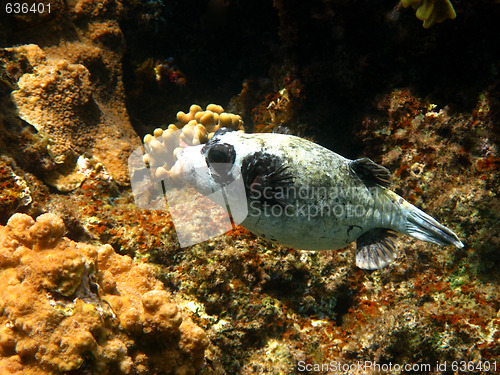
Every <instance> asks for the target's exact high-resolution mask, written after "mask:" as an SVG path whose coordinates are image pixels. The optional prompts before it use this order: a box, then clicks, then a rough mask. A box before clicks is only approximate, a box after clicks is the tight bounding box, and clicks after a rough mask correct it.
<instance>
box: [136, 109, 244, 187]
mask: <svg viewBox="0 0 500 375" xmlns="http://www.w3.org/2000/svg"><path fill="white" fill-rule="evenodd" d="M177 120H178V122H177V124H176V125H174V124H170V125H169V126H168V128H167V129H166V130H163V129H159V128H158V129H155V130H154V132H153V134H146V135H145V136H144V146H145V148H146V154H145V155H144V158H143V159H144V162H145V163H147V164H148V165H149V167H150V168H152V172H153V175H154V176H156V178H158V179H161V178H164V177H165V176H167V175H168V171H169V170H170V169H171V168H172V166H173V165H174V163H175V161H176V154H177V152H179V150H180V149H182V148H183V147H186V146H194V145H199V144H202V143H207V142H208V140H209V139H210V138H211V137H212V136H213V134H214V132H216V131H217V130H218V129H220V128H222V127H226V128H230V129H233V130H239V131H243V129H244V127H243V120H242V119H241V116H239V115H235V114H232V113H226V112H224V108H222V107H221V106H220V105H217V104H209V105H207V107H206V109H205V110H204V111H203V110H202V108H201V107H200V106H199V105H196V104H193V105H192V106H191V107H190V108H189V112H188V113H185V112H182V111H180V112H178V113H177Z"/></svg>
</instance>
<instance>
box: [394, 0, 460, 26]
mask: <svg viewBox="0 0 500 375" xmlns="http://www.w3.org/2000/svg"><path fill="white" fill-rule="evenodd" d="M401 4H402V5H403V6H404V7H405V8H407V7H409V6H410V5H411V6H412V7H413V9H416V10H417V11H416V16H417V18H418V19H419V20H421V21H424V28H426V29H428V28H429V27H431V26H432V25H434V24H435V23H440V22H443V21H444V20H446V19H448V18H449V19H452V20H453V19H455V17H456V16H457V14H456V13H455V9H453V5H452V4H451V2H450V1H449V0H401Z"/></svg>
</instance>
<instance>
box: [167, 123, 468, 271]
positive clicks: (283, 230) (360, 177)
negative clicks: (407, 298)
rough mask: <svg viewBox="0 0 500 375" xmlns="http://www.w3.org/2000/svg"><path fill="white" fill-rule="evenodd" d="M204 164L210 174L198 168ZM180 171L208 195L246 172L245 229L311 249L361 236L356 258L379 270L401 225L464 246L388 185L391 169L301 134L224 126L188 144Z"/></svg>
mask: <svg viewBox="0 0 500 375" xmlns="http://www.w3.org/2000/svg"><path fill="white" fill-rule="evenodd" d="M201 167H204V168H205V169H207V167H208V173H206V174H205V175H203V176H201V175H200V174H199V173H195V170H197V169H199V168H201ZM172 171H173V174H175V175H176V176H177V177H179V178H181V179H183V180H184V181H186V182H188V183H189V184H191V185H192V186H194V187H195V188H196V189H197V190H198V191H199V192H200V193H202V194H207V195H208V194H210V193H211V192H214V191H217V190H220V189H222V188H224V186H227V185H228V184H229V183H230V182H231V181H233V180H235V179H236V178H239V173H241V178H242V180H243V183H244V186H245V192H246V202H242V203H243V204H246V205H248V215H247V216H246V218H245V219H244V221H243V222H241V225H242V226H243V227H244V228H246V229H248V230H249V231H251V232H253V233H255V234H257V235H259V236H262V237H264V238H266V239H268V240H271V241H273V242H276V243H279V244H281V245H284V246H287V247H291V248H295V249H303V250H330V249H339V248H343V247H345V246H347V245H348V244H349V243H351V242H353V241H356V265H357V266H358V267H360V268H362V269H368V270H373V269H379V268H382V267H385V266H387V265H388V264H390V263H392V262H393V261H394V260H395V259H396V258H397V255H398V254H397V250H395V247H394V242H393V241H394V239H395V237H396V232H399V233H402V234H405V235H408V236H411V237H414V238H417V239H419V240H423V241H427V242H432V243H435V244H438V245H443V246H446V245H454V246H456V247H458V248H462V247H463V244H462V242H461V241H460V239H459V238H458V237H457V235H456V234H455V233H453V232H452V231H451V230H450V229H448V228H446V227H445V226H443V225H441V224H440V223H438V222H437V221H436V220H434V219H433V218H432V217H431V216H429V215H427V214H426V213H425V212H423V211H421V210H420V209H418V208H417V207H415V206H413V205H412V204H410V203H408V202H407V201H406V200H404V199H403V198H401V197H400V196H399V195H397V194H395V193H394V192H392V191H390V190H388V187H389V185H390V180H391V174H390V172H389V171H388V170H387V169H386V168H384V167H382V166H380V165H377V164H375V163H374V162H373V161H371V160H370V159H368V158H362V159H357V160H350V159H346V158H344V157H342V156H340V155H338V154H336V153H335V152H332V151H330V150H328V149H326V148H324V147H322V146H320V145H318V144H315V143H313V142H311V141H308V140H306V139H303V138H299V137H296V136H292V135H286V134H274V133H270V134H246V133H240V132H236V131H230V130H229V129H226V128H221V129H219V130H218V131H217V132H216V133H215V134H214V136H213V137H212V138H211V139H210V141H209V142H208V143H206V144H204V145H198V146H190V147H186V148H184V149H182V150H181V151H180V152H179V153H178V154H177V162H176V164H175V165H174V167H173V169H172Z"/></svg>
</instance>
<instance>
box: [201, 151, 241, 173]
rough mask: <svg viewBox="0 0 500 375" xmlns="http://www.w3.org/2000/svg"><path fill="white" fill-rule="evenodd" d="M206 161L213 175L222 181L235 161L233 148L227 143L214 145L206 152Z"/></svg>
mask: <svg viewBox="0 0 500 375" xmlns="http://www.w3.org/2000/svg"><path fill="white" fill-rule="evenodd" d="M205 158H206V161H207V164H208V166H209V167H210V169H211V170H212V171H213V172H215V174H216V175H217V176H218V177H220V178H222V179H224V177H225V176H227V175H228V174H229V171H230V170H231V168H232V167H233V164H234V161H235V160H236V152H235V150H234V147H233V146H232V145H230V144H227V143H216V144H214V145H213V146H212V147H210V148H209V149H208V150H207V152H206V156H205Z"/></svg>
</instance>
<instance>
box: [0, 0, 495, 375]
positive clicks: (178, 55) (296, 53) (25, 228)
mask: <svg viewBox="0 0 500 375" xmlns="http://www.w3.org/2000/svg"><path fill="white" fill-rule="evenodd" d="M27 3H29V4H30V5H31V4H39V3H41V2H40V1H27ZM414 3H416V2H414ZM424 3H425V6H426V7H432V3H433V2H431V1H428V2H424ZM442 3H445V2H442ZM446 3H447V2H446ZM50 4H51V12H50V13H48V12H44V13H33V12H32V13H29V14H24V15H22V14H7V13H5V12H2V13H0V47H2V48H1V49H0V225H2V227H0V243H1V249H0V278H1V279H2V285H4V287H2V288H1V290H0V307H1V309H0V323H1V324H0V325H1V330H0V369H1V372H2V373H19V374H20V373H43V372H45V373H51V374H52V373H54V374H106V373H109V374H115V373H127V374H194V373H200V374H228V375H229V374H298V373H301V374H302V373H306V374H327V373H328V374H330V373H331V374H337V373H351V374H353V373H360V374H362V373H363V374H366V373H394V374H399V373H405V371H402V370H398V369H395V368H394V367H393V368H392V369H390V370H387V371H377V369H376V368H373V367H372V368H370V367H366V368H357V367H356V368H353V367H349V368H347V367H345V366H348V365H356V364H358V363H366V361H367V363H371V364H380V365H387V366H388V365H389V364H393V365H394V364H398V365H404V364H415V365H418V364H429V365H430V366H431V367H430V369H429V370H427V369H424V370H422V371H420V372H421V373H431V374H452V373H456V371H458V370H455V369H454V368H452V365H453V363H455V365H460V361H465V362H466V363H467V364H469V363H471V364H474V366H475V367H474V368H473V369H471V368H469V369H468V373H494V368H493V367H491V366H493V364H494V363H495V361H496V366H497V371H498V369H499V368H500V362H499V361H500V350H499V348H500V299H499V297H498V296H499V295H500V285H499V283H500V273H499V270H498V264H499V262H500V251H499V249H500V209H499V207H500V205H499V193H500V191H499V189H500V184H499V167H500V155H499V149H498V147H499V146H498V144H499V134H500V131H499V130H500V129H499V125H498V124H500V101H499V92H500V78H499V73H498V72H499V70H500V47H499V46H500V44H499V43H498V40H497V38H498V37H497V34H498V32H497V20H498V16H499V14H498V5H496V4H495V3H494V2H492V1H489V0H474V1H467V2H465V1H459V0H457V1H453V7H454V10H455V11H456V18H455V19H447V20H445V21H444V22H443V23H440V24H434V25H432V27H430V28H428V29H424V28H423V27H422V23H421V22H420V21H419V20H418V19H416V18H415V14H414V13H413V12H412V10H411V9H405V8H404V7H403V6H402V5H401V4H397V2H394V1H378V2H373V1H369V0H352V1H344V0H342V1H338V0H326V1H325V0H314V1H310V2H303V1H295V0H286V1H281V0H279V1H274V2H272V1H267V0H257V1H233V0H228V1H215V0H210V1H208V0H206V1H205V0H204V1H201V0H186V1H182V2H166V1H165V2H164V1H130V2H124V1H119V0H106V1H96V0H78V1H69V0H68V1H62V0H52V1H51V2H50ZM374 30H377V32H374ZM214 102H215V103H218V104H221V105H222V106H223V107H224V108H226V110H227V111H228V112H232V113H234V114H237V115H240V116H241V118H240V117H231V118H232V119H237V122H238V124H237V127H241V126H242V124H243V122H244V127H245V130H246V131H256V132H269V131H273V130H279V131H285V132H289V133H291V134H296V135H300V136H304V137H307V138H309V139H312V140H314V141H316V142H319V143H321V144H323V145H325V146H327V147H329V148H331V149H332V150H334V151H336V152H338V153H340V154H342V155H344V156H346V157H350V158H355V157H360V156H367V157H370V158H371V159H373V160H374V161H376V162H377V163H380V164H383V165H385V166H386V167H388V168H389V169H390V170H391V171H392V172H393V175H394V186H393V189H394V190H395V191H396V192H397V193H398V194H400V195H401V196H403V197H405V198H406V199H407V200H408V201H410V202H411V203H413V204H415V205H417V206H419V207H420V208H422V209H424V210H425V211H427V212H428V213H430V214H431V215H432V216H434V217H435V218H436V219H438V220H439V221H441V222H442V223H443V224H445V225H446V226H448V227H450V228H451V229H453V230H454V231H455V232H456V233H457V234H458V235H459V237H460V238H461V239H462V240H464V243H465V245H466V246H465V247H464V248H463V249H460V250H457V249H455V248H443V247H438V246H436V245H431V244H426V243H422V242H419V241H416V240H411V239H409V238H401V239H400V244H399V246H402V247H403V248H404V250H403V251H402V255H401V256H400V258H399V259H398V260H397V261H396V262H395V263H394V264H393V265H391V266H390V267H388V268H385V269H382V270H378V271H374V272H366V271H362V270H360V269H357V268H356V267H355V265H354V247H353V246H350V247H347V248H345V249H341V250H337V251H325V252H307V251H299V250H294V249H288V248H283V247H280V246H276V245H273V244H270V243H268V242H266V241H265V240H263V239H261V238H258V237H256V236H254V235H253V234H251V233H249V232H247V231H246V230H244V229H243V228H240V227H238V228H236V229H235V230H233V231H231V232H229V233H227V234H226V235H224V236H221V237H218V238H215V239H212V240H209V241H206V242H203V243H200V244H197V245H194V246H191V247H189V248H184V249H182V248H180V246H179V243H178V241H177V237H176V232H175V228H174V226H173V222H172V218H171V216H170V214H169V213H168V211H162V210H146V209H140V208H138V206H137V205H136V202H135V201H134V197H133V194H132V191H131V188H130V186H129V174H128V166H127V158H128V156H129V154H130V152H132V151H133V150H134V149H136V147H138V146H139V145H140V139H141V137H143V136H144V135H145V134H147V133H153V134H154V129H155V128H163V129H166V128H167V126H168V124H169V123H174V122H175V119H176V113H177V112H178V111H184V112H185V113H184V115H182V114H181V115H180V118H178V120H179V121H178V122H177V123H176V126H181V125H184V124H185V123H186V122H188V123H189V121H192V120H193V119H195V116H196V113H194V112H196V111H194V112H193V113H191V112H190V111H189V108H190V106H191V104H192V103H199V104H201V105H202V106H203V107H205V106H206V105H207V104H209V103H214ZM196 108H198V107H196ZM211 108H219V107H211ZM219 112H220V111H219ZM213 113H218V110H217V111H215V112H213ZM191 115H192V117H193V118H191V117H190V116H191ZM212 116H214V118H215V115H213V114H212ZM214 118H210V119H205V120H203V121H206V122H207V124H210V125H209V126H214V125H216V121H215V120H214ZM195 120H197V121H199V122H197V123H196V125H193V126H198V125H205V123H204V122H203V121H202V120H201V117H200V118H199V119H195ZM228 121H229V120H228ZM235 121H236V120H235ZM240 121H241V123H240ZM179 124H180V125H179ZM196 129H197V131H199V132H200V133H199V134H201V135H202V136H203V137H204V136H205V133H204V131H203V130H200V129H201V128H199V127H197V128H196ZM157 133H158V134H160V132H157ZM186 133H187V132H186ZM162 134H163V133H162ZM201 135H200V137H201V138H203V137H202V136H201ZM200 137H199V138H200ZM192 215H196V212H193V213H192ZM186 221H188V222H189V217H186ZM454 361H458V363H456V362H454ZM486 363H488V364H489V365H490V368H489V369H486V367H484V366H485V365H486ZM437 364H441V365H442V364H446V365H447V367H446V369H443V368H442V367H441V368H440V369H439V368H438V367H437ZM334 365H344V367H342V368H340V369H339V368H338V367H337V368H335V367H333V366H334ZM315 366H316V367H315ZM406 372H408V371H406ZM417 372H418V371H417ZM417 372H415V373H417Z"/></svg>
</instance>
